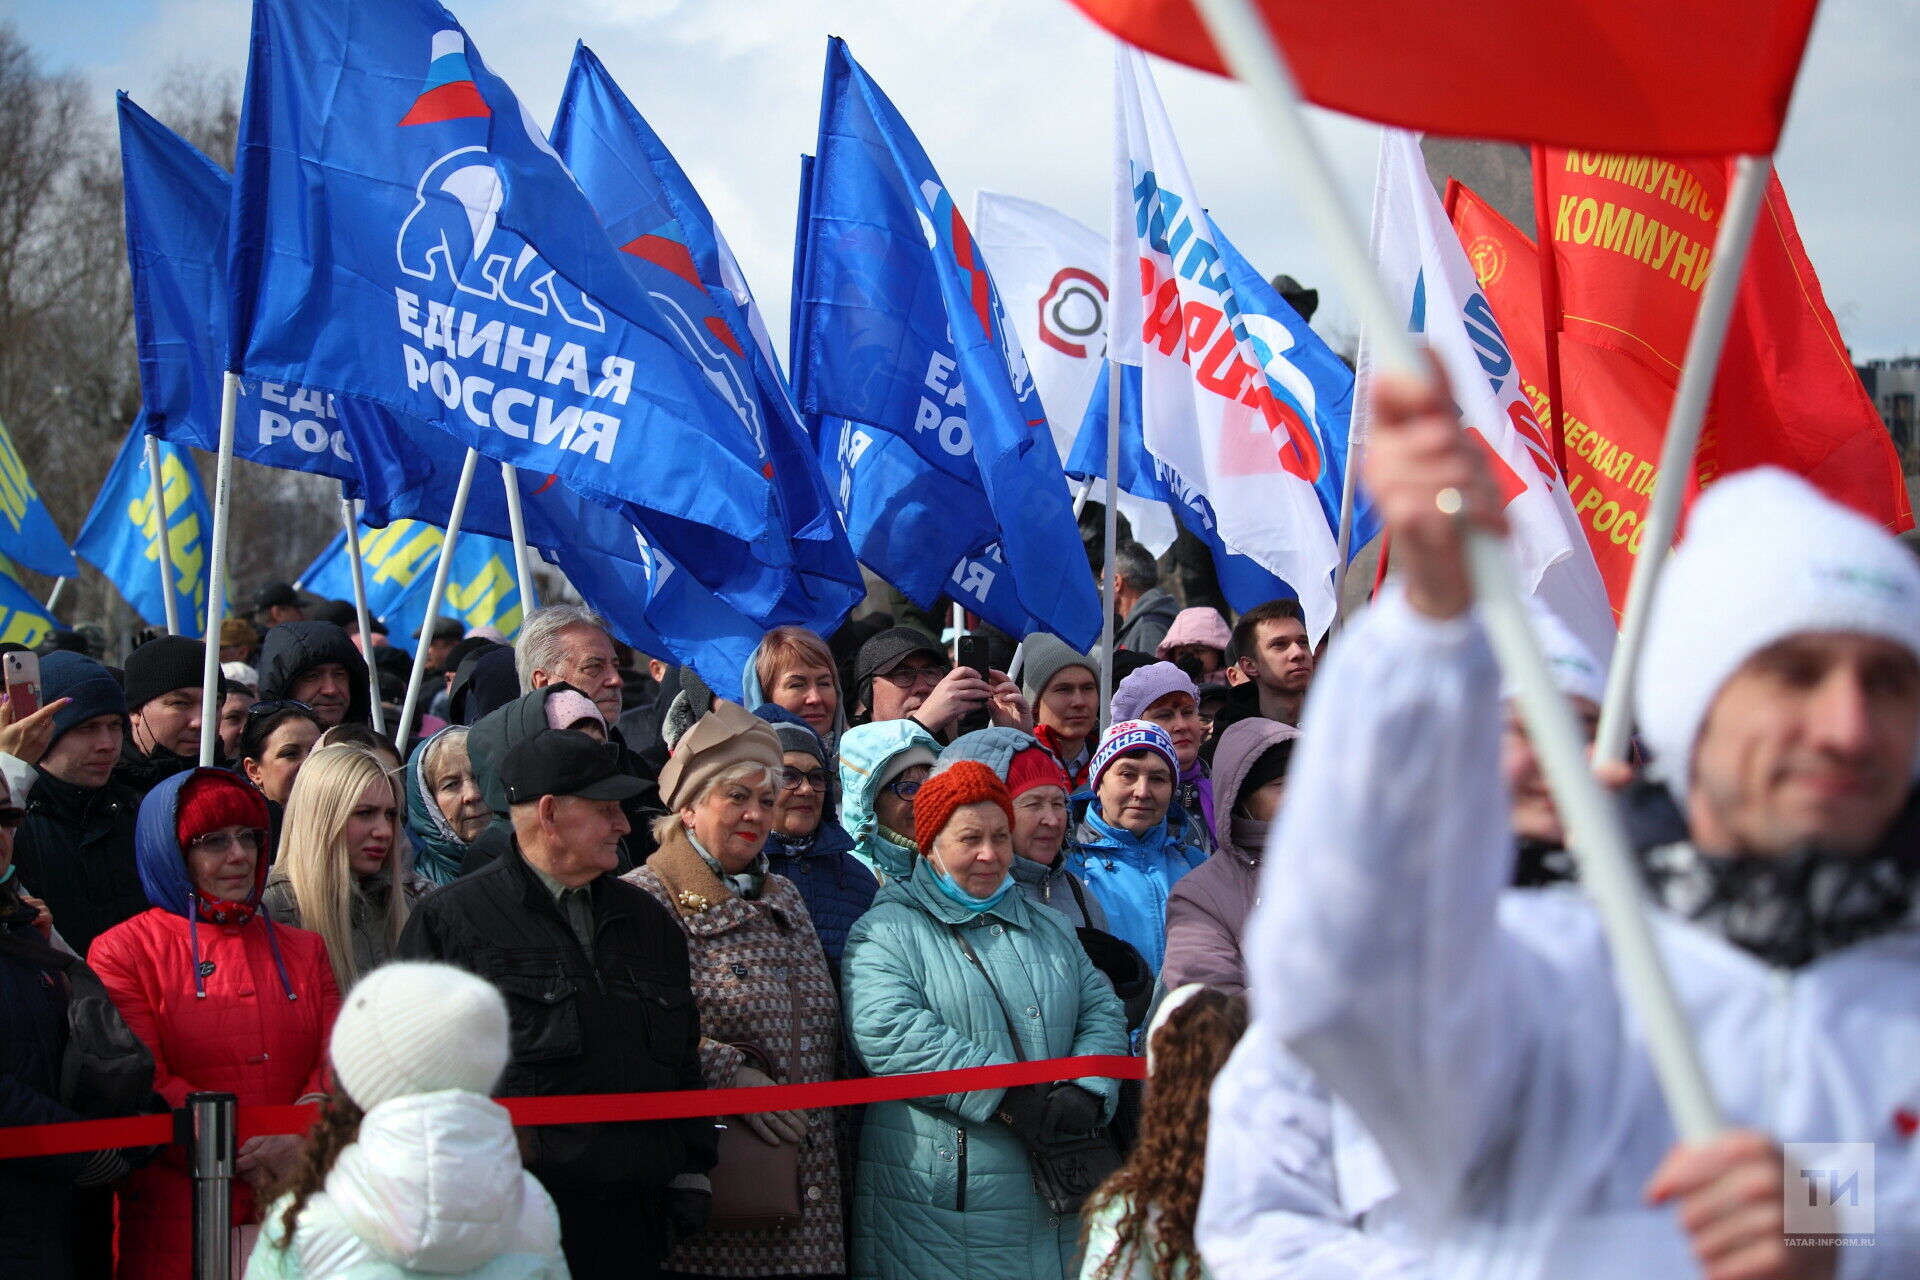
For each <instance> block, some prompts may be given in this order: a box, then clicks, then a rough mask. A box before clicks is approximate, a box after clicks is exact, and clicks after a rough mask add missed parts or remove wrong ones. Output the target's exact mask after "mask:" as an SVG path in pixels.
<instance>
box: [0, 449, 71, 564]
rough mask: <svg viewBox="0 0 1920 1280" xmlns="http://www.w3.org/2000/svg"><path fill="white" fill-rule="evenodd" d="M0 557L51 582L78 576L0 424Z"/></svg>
mask: <svg viewBox="0 0 1920 1280" xmlns="http://www.w3.org/2000/svg"><path fill="white" fill-rule="evenodd" d="M0 556H4V557H6V558H7V559H10V560H12V561H13V562H14V563H15V564H17V565H19V566H20V567H22V568H27V569H32V570H33V571H34V572H36V573H44V574H46V575H47V576H48V577H52V578H74V577H78V576H79V574H80V566H79V565H77V564H75V563H74V562H73V552H72V551H70V550H68V548H67V540H66V539H65V538H63V537H61V536H60V528H59V526H58V525H56V524H54V522H53V515H52V513H51V512H49V511H48V510H47V504H46V503H44V502H42V501H41V500H40V491H39V490H37V489H35V488H34V487H33V479H32V477H30V476H28V475H27V464H26V463H24V462H22V461H20V454H19V452H18V451H17V450H15V449H14V447H13V437H12V436H11V435H9V434H7V428H6V426H5V424H0ZM30 598H31V597H29V599H30Z"/></svg>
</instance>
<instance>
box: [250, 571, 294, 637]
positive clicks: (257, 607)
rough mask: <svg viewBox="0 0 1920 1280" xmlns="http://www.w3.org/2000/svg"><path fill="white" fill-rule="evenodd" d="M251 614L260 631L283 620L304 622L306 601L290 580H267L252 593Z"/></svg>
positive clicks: (277, 624) (275, 625)
mask: <svg viewBox="0 0 1920 1280" xmlns="http://www.w3.org/2000/svg"><path fill="white" fill-rule="evenodd" d="M253 616H254V621H255V622H257V623H259V624H260V629H261V630H262V631H264V630H266V629H267V628H268V627H277V626H279V625H280V624H281V623H283V622H304V621H306V617H307V610H306V603H305V602H304V601H303V600H302V599H301V598H300V593H299V592H298V591H295V590H294V589H293V584H292V583H291V582H269V583H267V584H266V585H265V586H263V587H261V588H260V589H259V590H258V591H256V592H254V593H253Z"/></svg>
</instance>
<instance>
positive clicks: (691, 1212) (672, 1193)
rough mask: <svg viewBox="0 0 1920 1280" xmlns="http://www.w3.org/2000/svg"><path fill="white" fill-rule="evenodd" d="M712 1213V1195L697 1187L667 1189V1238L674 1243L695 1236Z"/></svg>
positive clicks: (705, 1226) (704, 1225) (702, 1229)
mask: <svg viewBox="0 0 1920 1280" xmlns="http://www.w3.org/2000/svg"><path fill="white" fill-rule="evenodd" d="M712 1212H713V1193H712V1192H711V1191H702V1190H701V1189H700V1188H698V1187H668V1188H667V1238H668V1239H669V1240H670V1241H673V1242H674V1243H678V1242H679V1241H682V1240H685V1239H686V1238H687V1237H688V1236H697V1235H699V1234H700V1233H701V1232H702V1231H704V1230H706V1228H707V1217H708V1215H709V1214H711V1213H712Z"/></svg>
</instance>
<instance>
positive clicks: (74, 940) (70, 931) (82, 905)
mask: <svg viewBox="0 0 1920 1280" xmlns="http://www.w3.org/2000/svg"><path fill="white" fill-rule="evenodd" d="M139 813H140V797H139V796H137V795H135V794H134V793H133V792H132V791H131V790H129V789H128V788H126V787H125V786H122V785H121V784H120V783H118V782H114V781H111V780H109V781H108V783H107V785H105V786H104V787H77V786H75V785H74V784H73V783H71V782H63V781H61V780H60V779H59V778H56V777H54V776H53V775H52V774H50V773H47V772H46V771H45V770H42V771H41V772H40V780H39V781H38V782H35V783H34V784H33V794H32V795H31V796H29V797H28V799H27V816H26V818H25V820H23V821H22V822H21V824H20V830H19V833H18V834H17V835H15V836H14V839H13V862H14V866H15V867H17V868H18V870H17V871H16V872H15V873H14V874H15V875H16V876H17V877H18V878H19V881H20V883H21V884H23V885H25V886H26V887H27V889H28V890H29V891H30V892H32V894H33V895H34V897H36V898H39V899H41V900H42V901H44V902H45V903H46V904H47V910H48V911H49V912H51V913H52V914H53V926H54V928H56V929H58V930H59V931H60V936H61V937H63V938H65V939H66V940H67V945H68V946H70V947H72V948H73V949H74V951H75V952H76V953H78V954H79V955H83V956H84V955H85V954H87V948H89V947H91V946H92V945H93V940H94V939H95V938H97V937H99V936H100V935H101V934H103V933H105V932H106V931H107V930H109V929H111V928H113V926H115V925H117V924H119V923H120V922H121V921H122V920H131V919H132V918H133V917H134V916H137V915H139V914H140V913H141V912H142V911H145V910H146V909H147V908H148V907H149V906H151V905H152V904H151V903H149V902H148V901H147V891H146V890H145V889H143V888H141V887H140V872H139V869H138V866H137V865H136V863H135V860H134V852H133V826H134V820H135V819H136V818H137V817H138V816H139Z"/></svg>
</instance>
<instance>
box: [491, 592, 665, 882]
mask: <svg viewBox="0 0 1920 1280" xmlns="http://www.w3.org/2000/svg"><path fill="white" fill-rule="evenodd" d="M513 665H514V670H515V671H516V672H517V673H518V674H519V676H520V689H521V692H523V693H532V692H533V691H534V690H535V689H544V688H545V687H547V686H548V685H552V684H566V685H571V686H572V687H573V688H575V689H578V690H579V691H580V692H581V693H584V694H586V695H587V697H589V698H591V699H592V700H593V705H594V706H595V707H596V708H598V709H599V712H600V718H601V719H603V720H605V721H606V723H607V741H609V742H611V743H613V744H614V745H615V746H617V747H619V749H620V767H621V770H622V771H623V772H624V773H626V774H628V775H630V776H632V777H635V778H639V779H641V780H642V781H644V782H646V784H647V786H646V789H645V790H644V791H642V792H640V793H639V794H637V795H635V796H633V797H630V798H629V799H628V800H626V801H625V802H624V804H623V807H624V808H625V809H626V811H627V819H628V821H629V822H631V823H632V824H633V830H634V835H633V837H632V839H631V840H630V841H629V844H630V846H637V847H634V849H633V851H634V852H635V853H636V854H638V855H639V856H645V854H646V853H647V852H650V851H651V850H652V848H653V837H652V830H653V819H654V818H656V817H658V816H659V815H660V814H661V813H663V812H664V810H663V809H662V808H661V807H660V792H659V788H658V787H657V785H655V780H656V778H657V777H658V776H659V775H658V770H657V769H654V768H650V767H648V764H647V761H646V759H645V757H643V756H641V755H639V754H637V753H636V752H635V751H634V750H633V749H632V748H630V747H629V746H628V745H627V742H626V739H625V738H623V737H622V736H621V735H620V730H619V727H618V726H619V723H620V712H621V710H622V708H621V701H620V689H621V686H622V684H623V682H622V680H621V679H620V663H619V660H618V659H617V658H616V657H615V655H614V650H613V636H612V634H611V633H610V632H609V631H608V630H607V620H606V619H605V618H602V617H601V616H600V615H599V614H597V613H595V612H594V611H593V610H591V609H589V608H586V607H585V606H584V605H577V604H550V605H546V606H545V607H543V608H539V609H535V610H534V611H533V612H532V613H530V614H528V615H527V617H526V620H525V621H523V622H522V623H521V624H520V635H519V638H518V640H517V641H516V643H515V645H514V654H513Z"/></svg>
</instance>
